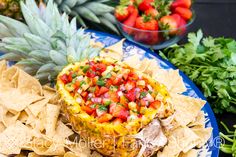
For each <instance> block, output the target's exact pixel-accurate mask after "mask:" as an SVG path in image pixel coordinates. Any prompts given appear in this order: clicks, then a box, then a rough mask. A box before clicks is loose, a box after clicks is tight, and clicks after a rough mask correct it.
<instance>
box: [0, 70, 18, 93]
mask: <svg viewBox="0 0 236 157" xmlns="http://www.w3.org/2000/svg"><path fill="white" fill-rule="evenodd" d="M18 74H19V69H18V68H17V67H15V66H12V67H10V68H8V69H7V70H5V71H4V72H3V73H2V80H1V81H2V84H4V87H5V88H16V87H17V85H18Z"/></svg>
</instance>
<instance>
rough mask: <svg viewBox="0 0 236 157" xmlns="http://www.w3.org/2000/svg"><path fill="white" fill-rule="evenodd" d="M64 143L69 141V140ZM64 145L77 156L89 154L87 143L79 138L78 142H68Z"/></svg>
mask: <svg viewBox="0 0 236 157" xmlns="http://www.w3.org/2000/svg"><path fill="white" fill-rule="evenodd" d="M66 143H69V141H68V142H66ZM65 147H66V148H68V149H69V150H70V151H71V152H73V153H74V154H76V156H79V157H88V156H90V154H91V150H90V148H89V147H88V144H87V143H86V142H84V141H83V140H80V141H79V143H74V142H70V144H66V145H65Z"/></svg>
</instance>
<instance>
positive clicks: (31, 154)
mask: <svg viewBox="0 0 236 157" xmlns="http://www.w3.org/2000/svg"><path fill="white" fill-rule="evenodd" d="M28 157H40V155H38V154H36V153H34V152H31V153H29V154H28Z"/></svg>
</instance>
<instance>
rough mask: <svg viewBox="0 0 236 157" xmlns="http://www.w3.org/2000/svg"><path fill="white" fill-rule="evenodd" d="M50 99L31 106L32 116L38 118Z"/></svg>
mask: <svg viewBox="0 0 236 157" xmlns="http://www.w3.org/2000/svg"><path fill="white" fill-rule="evenodd" d="M48 101H49V99H47V98H46V99H42V100H40V101H37V102H35V103H33V104H30V105H29V106H28V108H29V109H30V111H31V112H32V114H33V115H34V116H35V117H37V116H38V114H39V112H41V111H42V109H43V107H44V106H46V104H47V103H48Z"/></svg>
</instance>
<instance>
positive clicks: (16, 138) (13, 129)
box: [0, 121, 32, 154]
mask: <svg viewBox="0 0 236 157" xmlns="http://www.w3.org/2000/svg"><path fill="white" fill-rule="evenodd" d="M31 137H32V135H31V132H30V130H29V128H28V127H26V126H25V125H23V124H22V123H21V122H20V121H17V122H16V124H14V125H12V126H10V127H8V128H7V129H5V130H4V131H3V132H2V133H1V134H0V153H3V154H20V152H21V148H22V146H23V145H25V144H27V143H28V142H29V141H30V140H31Z"/></svg>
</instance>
